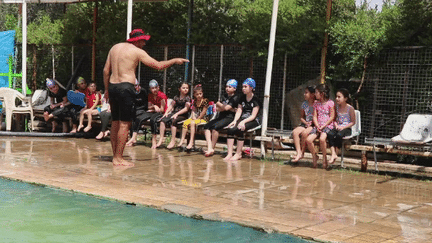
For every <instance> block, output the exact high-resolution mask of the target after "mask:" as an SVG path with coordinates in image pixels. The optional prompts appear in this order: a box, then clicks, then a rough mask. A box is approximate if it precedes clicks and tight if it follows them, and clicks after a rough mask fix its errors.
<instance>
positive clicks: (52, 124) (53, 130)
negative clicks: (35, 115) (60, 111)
mask: <svg viewBox="0 0 432 243" xmlns="http://www.w3.org/2000/svg"><path fill="white" fill-rule="evenodd" d="M50 115H51V114H50ZM51 126H52V129H51V132H55V130H56V128H57V122H56V121H52V122H51Z"/></svg>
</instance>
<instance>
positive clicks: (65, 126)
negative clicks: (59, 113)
mask: <svg viewBox="0 0 432 243" xmlns="http://www.w3.org/2000/svg"><path fill="white" fill-rule="evenodd" d="M62 125H63V130H62V132H63V133H67V131H68V125H67V123H66V122H65V121H64V122H62Z"/></svg>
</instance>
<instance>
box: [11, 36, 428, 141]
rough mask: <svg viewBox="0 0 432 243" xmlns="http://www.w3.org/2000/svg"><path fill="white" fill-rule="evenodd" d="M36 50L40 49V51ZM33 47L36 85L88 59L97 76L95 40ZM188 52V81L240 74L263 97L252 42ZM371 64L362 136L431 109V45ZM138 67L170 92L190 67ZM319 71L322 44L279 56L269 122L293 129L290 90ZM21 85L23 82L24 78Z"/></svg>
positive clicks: (214, 95) (213, 89) (215, 87)
mask: <svg viewBox="0 0 432 243" xmlns="http://www.w3.org/2000/svg"><path fill="white" fill-rule="evenodd" d="M17 46H18V45H17ZM110 47H111V46H110V45H102V44H100V45H99V46H98V49H97V52H96V72H95V76H96V80H95V82H96V84H97V85H98V87H99V89H103V75H102V73H103V67H104V64H105V60H106V55H107V53H108V51H109V48H110ZM18 49H19V48H18ZM34 50H37V52H36V54H37V55H36V57H34ZM145 50H146V51H147V52H148V53H149V55H150V56H152V57H153V58H155V59H156V60H167V59H171V58H174V57H184V56H185V53H186V46H185V45H167V46H166V45H164V46H146V47H145ZM317 50H318V51H317ZM28 51H29V53H28V58H27V60H28V64H27V65H28V66H27V67H28V70H27V80H28V81H27V83H28V84H29V86H30V87H33V86H32V85H36V88H38V89H40V88H45V87H44V80H45V78H47V77H52V76H53V75H54V74H55V77H56V79H57V80H59V81H60V82H61V83H62V84H63V85H66V84H67V82H68V81H69V79H70V77H71V75H72V72H73V70H75V69H77V64H78V63H79V62H82V64H81V65H80V68H78V70H77V72H78V74H79V75H80V76H83V77H84V78H85V79H86V80H91V79H92V73H91V72H92V71H91V70H92V62H91V54H92V46H91V45H76V46H65V45H55V46H32V45H30V46H29V48H28ZM190 53H191V54H190V61H191V62H190V63H189V66H190V72H189V73H188V76H189V83H191V84H192V85H195V84H202V86H203V89H204V95H205V97H206V98H208V99H210V100H213V101H216V100H218V98H219V97H220V95H221V94H223V93H224V92H225V90H224V89H225V83H226V81H227V80H229V79H237V80H238V81H239V83H240V85H239V87H238V90H237V92H238V93H241V83H242V81H243V80H244V79H246V78H248V77H252V78H254V79H255V80H256V82H257V88H256V92H255V93H256V95H257V96H258V97H259V98H260V99H261V100H263V98H264V88H265V77H266V70H267V68H266V66H267V58H266V56H263V57H251V55H250V54H249V50H248V48H247V47H245V46H240V45H194V46H191V49H190ZM20 60H21V57H20V51H19V50H18V56H17V67H20V66H21V63H20ZM53 61H54V65H53ZM368 63H369V64H368V68H367V73H366V79H365V83H364V85H363V88H362V91H361V93H360V96H359V104H360V111H361V115H362V135H361V138H362V139H361V140H360V142H361V143H363V142H364V138H365V137H384V138H391V137H393V136H396V135H397V134H399V132H400V131H401V129H402V126H403V124H404V123H405V120H406V118H407V117H408V115H409V114H411V113H426V114H428V113H431V103H432V102H431V97H432V48H427V47H424V48H420V47H419V48H413V47H411V48H394V49H389V50H385V51H383V52H381V54H380V55H379V56H374V57H371V58H369V60H368ZM53 67H54V70H55V72H53ZM137 73H138V75H137V77H138V78H139V79H140V81H141V85H142V86H143V87H144V88H147V84H148V82H149V81H150V80H151V79H156V80H157V81H158V82H159V84H160V85H161V89H162V90H163V91H164V92H165V93H166V94H167V95H168V97H174V96H175V95H177V94H178V87H179V84H180V83H181V82H183V81H184V79H185V66H184V65H174V66H173V67H171V68H168V69H166V70H164V71H157V70H154V69H151V68H148V67H146V66H144V65H140V66H139V68H138V71H137ZM319 74H320V53H319V48H316V47H305V48H303V49H301V50H298V52H297V53H296V54H295V55H283V54H282V55H275V59H274V63H273V73H272V84H271V90H270V105H269V118H268V126H269V127H274V128H278V129H293V128H294V126H295V125H296V124H294V125H293V124H291V122H290V119H289V111H288V107H287V106H286V102H285V99H286V94H287V93H288V92H289V91H290V90H292V89H295V88H296V87H298V86H299V85H302V84H304V83H306V82H307V81H309V80H312V79H316V78H317V77H319ZM343 85H345V83H343ZM351 85H353V84H351ZM355 85H357V84H355ZM17 86H18V87H20V82H18V83H17ZM336 86H338V85H336ZM191 94H192V93H191Z"/></svg>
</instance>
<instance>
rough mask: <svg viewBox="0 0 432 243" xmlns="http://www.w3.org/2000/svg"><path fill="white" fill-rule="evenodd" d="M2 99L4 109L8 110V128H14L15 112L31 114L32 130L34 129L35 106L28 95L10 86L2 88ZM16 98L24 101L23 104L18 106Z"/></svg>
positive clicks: (0, 93)
mask: <svg viewBox="0 0 432 243" xmlns="http://www.w3.org/2000/svg"><path fill="white" fill-rule="evenodd" d="M0 99H1V100H2V102H3V109H4V110H5V112H6V130H7V131H10V130H11V128H12V115H13V114H14V113H15V114H27V113H29V114H30V119H31V131H33V125H34V122H33V118H34V117H33V108H32V104H31V100H27V99H26V97H25V96H24V95H23V94H21V93H20V92H18V91H17V90H14V89H10V88H0ZM16 99H18V100H20V101H21V102H22V105H21V106H16V104H15V102H16Z"/></svg>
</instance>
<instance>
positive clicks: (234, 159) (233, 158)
mask: <svg viewBox="0 0 432 243" xmlns="http://www.w3.org/2000/svg"><path fill="white" fill-rule="evenodd" d="M241 159H242V156H241V154H237V153H236V154H234V156H233V157H231V159H230V160H231V161H237V160H241Z"/></svg>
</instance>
